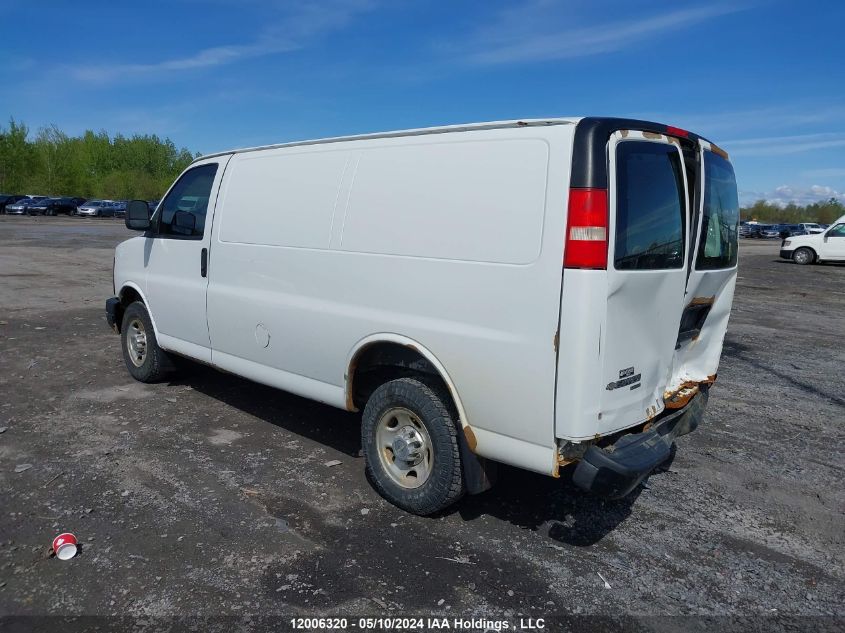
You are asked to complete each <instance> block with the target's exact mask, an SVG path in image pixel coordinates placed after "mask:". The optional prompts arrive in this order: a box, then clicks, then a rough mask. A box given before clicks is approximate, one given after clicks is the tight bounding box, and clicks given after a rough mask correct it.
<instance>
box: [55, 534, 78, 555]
mask: <svg viewBox="0 0 845 633" xmlns="http://www.w3.org/2000/svg"><path fill="white" fill-rule="evenodd" d="M76 542H77V541H76V537H75V536H74V535H73V534H71V533H70V532H64V533H63V534H59V535H58V536H57V537H56V538H54V539H53V551H54V552H55V553H56V558H58V559H59V560H68V559H70V558H73V557H74V556H76V551H77V547H76Z"/></svg>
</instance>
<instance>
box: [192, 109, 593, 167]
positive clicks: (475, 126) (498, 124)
mask: <svg viewBox="0 0 845 633" xmlns="http://www.w3.org/2000/svg"><path fill="white" fill-rule="evenodd" d="M581 118H582V117H564V118H551V119H513V120H510V121H488V122H485V123H463V124H458V125H441V126H438V127H423V128H415V129H410V130H395V131H392V132H377V133H374V134H355V135H352V136H332V137H329V138H321V139H312V140H306V141H292V142H290V143H274V144H271V145H259V146H256V147H245V148H241V149H232V150H228V151H224V152H214V153H212V154H205V155H203V156H199V157H198V158H195V159H194V162H196V161H199V160H204V159H206V158H214V157H215V156H225V155H226V154H240V153H242V152H257V151H259V150H264V149H276V148H280V147H296V146H297V145H320V144H323V143H338V142H340V141H361V140H368V139H378V138H396V137H400V136H422V135H425V134H443V133H446V132H468V131H470V130H495V129H499V128H513V127H542V126H549V125H573V124H575V123H578V121H580V120H581Z"/></svg>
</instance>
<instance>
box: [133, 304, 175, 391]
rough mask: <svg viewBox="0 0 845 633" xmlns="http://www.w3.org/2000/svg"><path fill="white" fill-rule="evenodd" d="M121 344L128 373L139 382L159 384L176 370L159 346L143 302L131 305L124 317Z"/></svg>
mask: <svg viewBox="0 0 845 633" xmlns="http://www.w3.org/2000/svg"><path fill="white" fill-rule="evenodd" d="M120 342H121V343H122V347H123V361H124V362H125V363H126V369H128V370H129V373H130V374H132V377H133V378H134V379H135V380H138V381H140V382H158V381H160V380H161V379H162V378H164V377H165V376H166V375H167V373H168V371H169V370H170V368H171V367H172V363H171V361H170V358H169V357H168V355H167V353H166V352H165V351H164V350H163V349H161V348H160V347H159V346H158V341H157V340H156V335H155V331H154V330H153V323H152V321H151V320H150V315H149V314H148V313H147V308H146V306H145V305H144V304H143V303H141V302H140V301H135V302H134V303H131V304H129V307H128V308H126V311H125V312H124V313H123V321H122V324H121V328H120Z"/></svg>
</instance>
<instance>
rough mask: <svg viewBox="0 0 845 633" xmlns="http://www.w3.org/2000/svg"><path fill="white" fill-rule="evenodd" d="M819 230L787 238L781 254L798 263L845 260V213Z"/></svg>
mask: <svg viewBox="0 0 845 633" xmlns="http://www.w3.org/2000/svg"><path fill="white" fill-rule="evenodd" d="M817 226H818V225H817ZM819 230H820V232H819V233H811V234H810V235H793V236H792V237H788V238H786V239H785V240H784V241H783V243H782V244H781V247H780V256H781V257H783V258H784V259H791V260H792V261H794V262H795V263H796V264H813V263H816V262H824V261H830V262H836V261H840V262H841V261H845V215H843V216H842V217H841V218H839V219H838V220H837V221H836V222H834V223H833V224H831V225H830V226H829V227H827V228H826V229H822V228H821V227H819Z"/></svg>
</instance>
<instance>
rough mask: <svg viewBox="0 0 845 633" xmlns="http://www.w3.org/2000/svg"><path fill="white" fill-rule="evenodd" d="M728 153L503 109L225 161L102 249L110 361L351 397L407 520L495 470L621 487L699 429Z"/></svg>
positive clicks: (711, 367) (208, 163)
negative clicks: (107, 270) (188, 366)
mask: <svg viewBox="0 0 845 633" xmlns="http://www.w3.org/2000/svg"><path fill="white" fill-rule="evenodd" d="M738 222H739V206H738V203H737V191H736V183H735V180H734V172H733V168H732V167H731V164H730V162H729V161H728V156H727V154H726V153H725V152H724V151H723V150H721V149H720V148H719V147H717V146H716V145H714V144H712V143H710V142H708V141H707V140H705V139H704V138H702V137H700V136H698V135H696V134H693V133H691V132H687V131H686V130H682V129H679V128H675V127H672V126H667V125H662V124H657V123H650V122H645V121H636V120H628V119H612V118H592V117H590V118H569V119H547V120H524V121H506V122H495V123H480V124H473V125H460V126H451V127H441V128H430V129H419V130H409V131H402V132H390V133H384V134H371V135H364V136H351V137H344V138H329V139H323V140H316V141H305V142H296V143H286V144H282V145H272V146H266V147H257V148H251V149H244V150H236V151H230V152H221V153H218V154H212V155H209V156H205V157H202V158H199V159H197V160H195V161H194V162H193V164H192V165H190V167H189V168H188V169H186V170H185V172H184V173H182V174H181V175H180V176H179V178H178V179H177V180H176V182H175V183H174V184H173V185H172V187H171V188H170V190H169V191H168V192H167V195H166V196H165V197H164V198H163V199H162V201H161V203H160V204H159V205H158V207H157V208H156V210H155V211H154V212H153V213H150V210H149V207H148V206H147V203H146V202H144V201H140V200H138V201H132V202H131V203H130V204H129V205H128V208H127V214H126V225H127V227H129V228H130V229H135V230H138V231H141V232H142V234H141V235H140V236H138V237H135V238H133V239H130V240H127V241H125V242H123V243H122V244H120V245H118V247H117V249H116V252H115V265H114V287H115V295H116V296H115V297H113V298H111V299H109V300H108V301H107V302H106V316H107V320H108V322H109V324H110V325H111V326H112V327H113V328H114V329H115V330H116V331H118V332H119V333H120V335H121V344H122V345H121V346H122V350H123V356H124V359H125V362H126V366H127V368H128V370H129V372H130V374H132V376H133V377H134V378H135V379H137V380H140V381H142V382H153V381H157V380H161V379H162V378H163V377H164V376H165V375H166V372H167V371H168V370H169V369H170V367H171V364H170V362H171V359H172V357H173V355H178V356H183V357H188V358H191V359H195V360H197V361H200V362H202V363H207V364H210V365H212V366H214V367H217V368H219V369H221V370H225V371H226V372H230V373H234V374H238V375H240V376H244V377H246V378H248V379H251V380H254V381H257V382H260V383H264V384H266V385H271V386H273V387H277V388H279V389H284V390H287V391H289V392H292V393H295V394H298V395H301V396H304V397H307V398H312V399H314V400H318V401H320V402H324V403H326V404H328V405H332V406H334V407H339V408H341V409H345V410H347V411H360V412H362V415H361V418H360V419H361V437H362V446H363V453H364V457H365V463H366V468H367V471H368V474H369V475H370V479H371V481H372V482H373V483H374V485H375V487H376V488H377V489H378V492H379V493H380V494H381V495H383V496H384V497H385V498H386V499H388V500H389V501H390V502H392V503H394V504H395V505H397V506H399V507H401V508H404V509H405V510H407V511H409V512H413V513H417V514H431V513H434V512H437V511H438V510H441V509H443V508H445V507H446V506H448V505H450V504H451V503H453V502H455V501H456V500H457V499H458V498H460V497H461V496H462V495H463V494H464V493H476V492H480V491H482V490H485V489H487V488H489V487H490V485H491V484H492V482H493V481H494V477H495V471H496V469H495V466H496V464H497V463H498V462H504V463H507V464H511V465H514V466H518V467H521V468H526V469H529V470H532V471H536V472H538V473H544V474H546V475H550V476H553V477H557V476H559V474H560V472H561V470H562V468H563V467H565V466H567V465H569V464H572V465H573V466H572V467H571V468H570V470H572V477H573V479H574V481H575V482H576V484H577V485H578V486H580V487H581V488H583V489H584V490H587V491H590V492H593V493H595V494H599V495H605V496H609V497H619V496H623V495H625V494H627V493H628V492H630V491H631V490H632V489H634V488H635V487H636V486H637V485H638V484H639V483H640V482H641V481H642V480H643V478H644V477H646V476H647V475H648V474H649V473H650V472H651V471H652V470H653V469H654V468H655V467H657V466H658V465H660V464H661V463H663V462H664V461H665V460H666V459H667V458H668V457H669V455H670V451H671V449H672V446H673V442H674V440H675V438H677V437H679V436H681V435H684V434H686V433H689V432H690V431H692V430H694V429H695V428H696V426H697V425H698V424H699V421H700V420H701V418H702V415H703V412H704V408H705V404H706V402H707V398H708V394H709V388H710V386H711V385H712V383H713V382H714V381H715V380H716V371H717V368H718V365H719V357H720V354H721V351H722V342H723V339H724V336H725V331H726V328H727V323H728V316H729V314H730V310H731V303H732V301H733V294H734V285H735V281H736V274H737V267H736V265H737V225H738Z"/></svg>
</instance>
